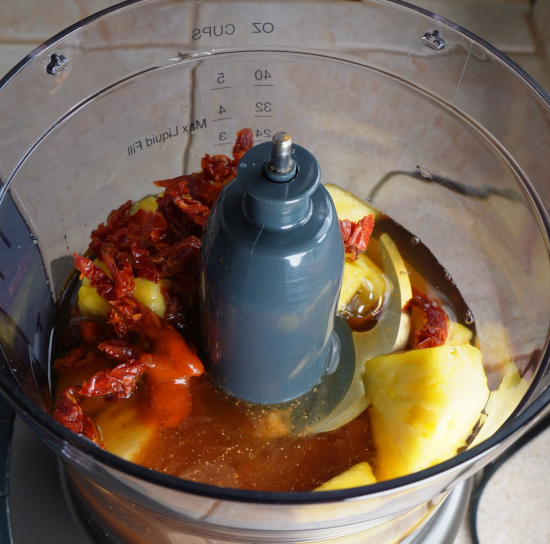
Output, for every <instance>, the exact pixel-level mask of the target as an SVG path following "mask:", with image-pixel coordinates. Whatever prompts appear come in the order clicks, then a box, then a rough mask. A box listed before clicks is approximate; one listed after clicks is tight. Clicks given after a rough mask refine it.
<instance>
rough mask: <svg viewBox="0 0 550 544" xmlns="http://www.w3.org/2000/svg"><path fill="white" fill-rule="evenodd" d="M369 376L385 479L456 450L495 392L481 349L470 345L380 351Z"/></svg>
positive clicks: (367, 366) (366, 375)
mask: <svg viewBox="0 0 550 544" xmlns="http://www.w3.org/2000/svg"><path fill="white" fill-rule="evenodd" d="M363 378H364V382H365V391H366V397H367V401H368V403H369V404H370V407H369V412H370V420H371V428H372V435H373V439H374V443H375V446H376V448H377V451H378V456H377V476H378V478H379V479H380V480H388V479H390V478H397V477H399V476H404V475H406V474H410V473H412V472H416V471H419V470H422V469H425V468H427V467H429V466H431V465H434V464H436V463H439V462H442V461H445V460H446V459H449V458H450V457H452V456H453V455H455V454H456V452H457V449H458V448H460V447H462V446H465V444H466V439H467V438H468V436H469V435H470V433H471V431H472V429H473V428H474V426H475V424H476V423H477V421H478V420H479V417H480V413H481V411H482V410H483V408H484V407H485V404H486V402H487V399H488V397H489V389H488V387H487V378H486V376H485V373H484V371H483V365H482V363H481V352H480V351H479V350H478V349H477V348H474V347H473V346H470V345H465V346H455V347H453V346H440V347H436V348H427V349H422V350H412V351H407V352H401V353H393V354H390V355H382V356H380V357H375V358H374V359H370V360H369V361H367V362H366V364H365V373H364V375H363Z"/></svg>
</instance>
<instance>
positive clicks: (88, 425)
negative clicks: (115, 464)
mask: <svg viewBox="0 0 550 544" xmlns="http://www.w3.org/2000/svg"><path fill="white" fill-rule="evenodd" d="M76 389H78V387H69V388H67V389H65V391H63V393H62V394H61V398H60V399H59V401H58V402H57V404H56V406H55V412H54V418H55V419H56V420H57V421H59V423H61V424H62V425H64V426H65V427H67V429H69V430H71V431H73V432H74V433H76V434H83V435H84V436H85V437H86V438H89V439H90V440H92V441H93V442H95V443H96V444H97V445H98V446H100V447H101V448H103V447H104V446H103V445H102V444H100V443H99V439H98V436H97V430H96V427H95V425H94V422H93V420H92V418H91V417H90V416H87V415H85V414H84V413H83V412H82V408H81V407H80V405H79V404H78V401H77V400H76V394H77V393H76V391H75V390H76Z"/></svg>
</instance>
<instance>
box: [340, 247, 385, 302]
mask: <svg viewBox="0 0 550 544" xmlns="http://www.w3.org/2000/svg"><path fill="white" fill-rule="evenodd" d="M361 289H362V290H364V291H365V292H366V293H368V299H369V300H371V301H372V305H373V306H374V305H376V303H377V302H378V300H380V298H381V297H383V296H384V294H385V292H386V282H385V280H384V275H383V274H382V271H381V270H380V269H379V268H378V267H377V266H376V265H375V264H374V263H373V262H372V261H371V260H370V259H369V258H368V257H367V256H366V255H365V254H364V253H359V255H358V256H357V259H356V260H355V261H353V262H350V261H348V260H347V259H346V261H345V262H344V274H343V277H342V289H341V290H340V298H339V300H338V311H339V312H342V311H344V310H345V309H346V306H347V305H348V304H349V303H350V301H351V299H352V298H353V297H354V296H355V294H356V293H357V292H358V291H359V290H361Z"/></svg>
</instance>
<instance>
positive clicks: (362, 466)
mask: <svg viewBox="0 0 550 544" xmlns="http://www.w3.org/2000/svg"><path fill="white" fill-rule="evenodd" d="M375 483H376V478H375V477H374V474H373V473H372V469H371V468H370V465H369V464H368V463H366V462H363V463H358V464H357V465H354V466H352V467H351V468H348V470H346V471H345V472H342V474H339V475H338V476H335V477H334V478H332V479H331V480H329V481H328V482H325V483H324V484H322V485H320V486H319V487H318V488H316V489H314V491H333V490H334V489H347V488H349V487H361V486H362V485H370V484H375Z"/></svg>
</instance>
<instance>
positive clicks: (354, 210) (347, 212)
mask: <svg viewBox="0 0 550 544" xmlns="http://www.w3.org/2000/svg"><path fill="white" fill-rule="evenodd" d="M325 189H326V190H327V191H328V192H329V194H330V196H331V197H332V200H333V202H334V206H335V208H336V213H337V214H338V217H339V219H349V220H350V221H354V222H357V221H360V220H361V219H363V217H365V215H370V214H372V215H374V219H377V217H378V216H379V215H380V212H379V211H378V210H377V209H376V208H373V207H372V206H370V205H369V204H367V203H366V202H365V201H364V200H361V199H359V198H357V197H356V196H355V195H352V194H351V193H349V192H348V191H344V189H341V188H340V187H338V186H337V185H332V183H328V184H327V185H325Z"/></svg>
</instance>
